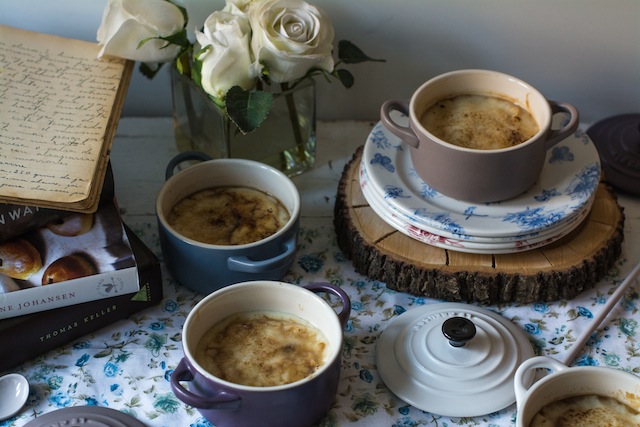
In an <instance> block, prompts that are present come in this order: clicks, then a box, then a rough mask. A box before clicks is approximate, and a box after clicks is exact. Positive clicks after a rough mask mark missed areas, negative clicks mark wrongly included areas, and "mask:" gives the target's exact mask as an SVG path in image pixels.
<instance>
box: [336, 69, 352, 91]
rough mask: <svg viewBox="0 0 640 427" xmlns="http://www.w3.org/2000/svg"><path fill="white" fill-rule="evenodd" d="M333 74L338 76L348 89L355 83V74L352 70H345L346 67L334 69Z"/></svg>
mask: <svg viewBox="0 0 640 427" xmlns="http://www.w3.org/2000/svg"><path fill="white" fill-rule="evenodd" d="M332 74H333V75H334V76H336V77H337V78H338V80H340V83H342V85H343V86H344V87H346V88H347V89H349V88H350V87H351V86H353V84H354V83H355V78H354V77H353V74H351V72H349V71H348V70H345V69H344V68H341V69H339V70H333V73H332Z"/></svg>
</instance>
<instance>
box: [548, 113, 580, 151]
mask: <svg viewBox="0 0 640 427" xmlns="http://www.w3.org/2000/svg"><path fill="white" fill-rule="evenodd" d="M549 107H551V114H552V115H556V114H558V113H567V114H568V115H569V121H568V122H567V123H565V124H564V125H563V126H561V127H560V128H559V129H552V130H551V131H550V133H549V137H548V138H547V141H546V142H545V144H546V147H547V150H548V149H549V148H551V147H553V146H554V145H556V144H557V143H558V142H560V141H562V140H564V139H566V138H567V137H568V136H570V135H572V134H573V133H574V132H575V131H576V129H577V128H578V124H579V123H580V114H579V113H578V109H577V108H576V107H574V106H573V105H571V104H569V103H566V102H556V101H549Z"/></svg>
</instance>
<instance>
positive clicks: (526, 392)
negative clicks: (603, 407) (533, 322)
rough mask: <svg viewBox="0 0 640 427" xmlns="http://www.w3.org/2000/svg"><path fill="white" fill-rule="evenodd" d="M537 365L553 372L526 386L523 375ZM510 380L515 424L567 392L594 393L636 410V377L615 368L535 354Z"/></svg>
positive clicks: (639, 403)
mask: <svg viewBox="0 0 640 427" xmlns="http://www.w3.org/2000/svg"><path fill="white" fill-rule="evenodd" d="M537 368H543V369H550V370H551V371H553V373H551V374H549V375H547V376H545V377H543V378H542V379H541V380H539V381H537V382H536V383H534V384H533V385H532V386H531V387H528V386H527V384H528V382H527V381H526V378H528V375H529V374H530V373H531V372H530V371H531V370H533V369H537ZM514 382H515V384H514V385H515V392H516V404H517V407H518V414H517V418H516V427H528V426H529V424H530V423H531V421H532V420H533V418H534V417H535V415H536V414H537V413H538V412H539V411H540V409H542V408H543V407H544V406H545V405H547V404H549V403H551V402H554V401H557V400H561V399H564V398H567V397H571V396H579V395H586V394H598V395H601V396H605V397H612V398H614V399H616V400H618V401H619V402H621V403H624V404H626V405H628V406H630V407H631V408H634V409H636V410H640V377H637V376H635V375H633V374H631V373H628V372H624V371H621V370H617V369H612V368H604V367H595V366H578V367H568V366H567V365H564V364H563V363H560V362H558V361H557V360H555V359H552V358H550V357H546V356H538V357H533V358H531V359H528V360H526V361H525V362H523V363H522V364H521V365H520V366H519V367H518V369H517V370H516V375H515V380H514Z"/></svg>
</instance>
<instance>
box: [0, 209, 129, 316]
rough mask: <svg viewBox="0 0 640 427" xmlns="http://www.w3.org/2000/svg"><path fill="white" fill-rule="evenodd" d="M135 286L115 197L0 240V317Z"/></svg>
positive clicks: (73, 302)
mask: <svg viewBox="0 0 640 427" xmlns="http://www.w3.org/2000/svg"><path fill="white" fill-rule="evenodd" d="M139 289H140V287H139V283H138V275H137V269H136V260H135V257H134V254H133V251H132V249H131V244H130V242H129V239H128V237H127V234H126V233H125V230H124V224H123V222H122V218H121V217H120V212H119V210H118V206H117V204H116V202H115V200H113V201H110V202H108V203H103V204H102V205H101V206H100V207H99V209H98V210H97V211H96V212H94V213H72V214H70V215H67V216H64V217H62V218H58V219H56V220H53V221H51V222H49V223H47V224H45V225H43V226H41V227H39V228H37V229H35V230H32V231H29V232H27V233H24V234H21V235H19V236H16V237H13V238H11V239H8V240H4V241H2V242H0V319H4V318H9V317H15V316H21V315H24V314H29V313H34V312H39V311H44V310H50V309H53V308H58V307H63V306H69V305H74V304H79V303H82V302H87V301H93V300H97V299H102V298H110V297H114V296H117V295H120V294H125V293H131V292H136V291H138V290H139Z"/></svg>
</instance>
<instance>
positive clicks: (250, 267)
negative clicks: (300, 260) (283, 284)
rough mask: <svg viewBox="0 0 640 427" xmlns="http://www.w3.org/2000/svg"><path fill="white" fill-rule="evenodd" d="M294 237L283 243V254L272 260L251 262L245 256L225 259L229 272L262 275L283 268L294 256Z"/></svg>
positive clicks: (295, 242) (295, 241)
mask: <svg viewBox="0 0 640 427" xmlns="http://www.w3.org/2000/svg"><path fill="white" fill-rule="evenodd" d="M296 244H297V240H296V235H295V233H294V234H293V235H292V236H291V237H290V238H289V239H288V240H287V241H286V242H284V245H283V246H284V252H282V253H281V254H280V255H277V256H275V257H273V258H269V259H265V260H261V261H253V260H251V259H249V258H248V257H246V256H235V257H229V258H227V266H228V267H229V270H232V271H240V272H243V273H264V272H267V271H271V270H276V269H278V268H281V267H284V266H285V265H288V264H290V263H291V262H292V261H293V258H294V257H295V256H296Z"/></svg>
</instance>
